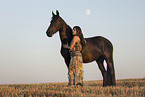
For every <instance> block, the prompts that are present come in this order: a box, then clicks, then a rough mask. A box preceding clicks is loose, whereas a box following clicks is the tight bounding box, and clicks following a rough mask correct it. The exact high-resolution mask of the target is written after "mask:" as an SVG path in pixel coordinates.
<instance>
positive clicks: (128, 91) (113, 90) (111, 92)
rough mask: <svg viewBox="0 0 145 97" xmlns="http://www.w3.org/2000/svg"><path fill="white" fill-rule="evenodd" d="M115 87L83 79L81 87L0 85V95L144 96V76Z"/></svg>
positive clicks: (120, 83)
mask: <svg viewBox="0 0 145 97" xmlns="http://www.w3.org/2000/svg"><path fill="white" fill-rule="evenodd" d="M116 82H117V86H115V87H102V81H85V83H84V86H83V87H68V86H67V83H66V82H65V83H42V84H7V85H0V97H112V96H113V97H118V96H119V97H144V96H145V78H142V79H123V80H117V81H116Z"/></svg>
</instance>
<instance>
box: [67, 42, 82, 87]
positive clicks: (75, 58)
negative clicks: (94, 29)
mask: <svg viewBox="0 0 145 97" xmlns="http://www.w3.org/2000/svg"><path fill="white" fill-rule="evenodd" d="M81 50H82V46H81V44H80V40H79V41H78V42H76V43H75V46H74V47H73V49H72V50H71V51H70V55H71V61H70V64H69V72H68V78H69V85H79V84H80V85H83V84H84V82H83V80H84V71H83V60H82V55H81V52H80V51H81Z"/></svg>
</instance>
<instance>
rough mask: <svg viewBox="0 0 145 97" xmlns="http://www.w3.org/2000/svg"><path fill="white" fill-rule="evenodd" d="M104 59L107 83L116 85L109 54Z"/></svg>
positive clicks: (111, 59)
mask: <svg viewBox="0 0 145 97" xmlns="http://www.w3.org/2000/svg"><path fill="white" fill-rule="evenodd" d="M105 60H106V62H107V80H108V81H107V85H109V86H110V85H112V86H116V81H115V70H114V63H113V58H112V56H111V57H108V58H106V59H105Z"/></svg>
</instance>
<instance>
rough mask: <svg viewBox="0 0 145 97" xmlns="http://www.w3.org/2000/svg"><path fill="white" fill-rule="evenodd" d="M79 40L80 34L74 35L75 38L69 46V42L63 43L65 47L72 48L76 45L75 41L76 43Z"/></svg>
mask: <svg viewBox="0 0 145 97" xmlns="http://www.w3.org/2000/svg"><path fill="white" fill-rule="evenodd" d="M78 40H79V37H78V36H74V37H73V39H72V42H71V44H70V46H69V45H68V43H67V44H63V47H64V48H68V49H70V50H72V49H73V47H74V45H75V43H76V42H77V41H78Z"/></svg>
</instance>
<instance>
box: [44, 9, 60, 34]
mask: <svg viewBox="0 0 145 97" xmlns="http://www.w3.org/2000/svg"><path fill="white" fill-rule="evenodd" d="M52 15H53V16H52V20H51V22H50V25H49V27H48V29H47V31H46V34H47V36H48V37H52V35H53V34H55V33H56V32H57V31H59V30H60V29H61V27H62V25H61V18H60V16H59V12H58V11H56V15H55V14H54V13H53V12H52Z"/></svg>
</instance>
